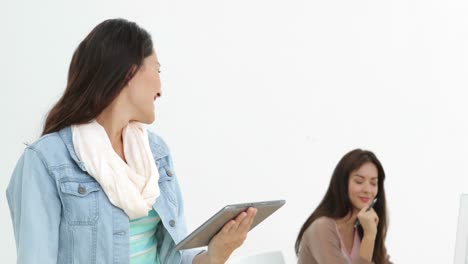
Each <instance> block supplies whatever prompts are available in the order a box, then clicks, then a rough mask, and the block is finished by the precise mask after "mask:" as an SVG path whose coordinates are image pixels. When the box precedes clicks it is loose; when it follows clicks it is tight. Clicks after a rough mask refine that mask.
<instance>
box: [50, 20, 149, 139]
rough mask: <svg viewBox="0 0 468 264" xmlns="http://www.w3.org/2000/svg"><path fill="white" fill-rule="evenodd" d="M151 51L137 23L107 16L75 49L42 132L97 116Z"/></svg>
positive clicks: (79, 122) (83, 121)
mask: <svg viewBox="0 0 468 264" xmlns="http://www.w3.org/2000/svg"><path fill="white" fill-rule="evenodd" d="M152 53H153V42H152V40H151V36H150V34H149V33H148V32H147V31H145V30H144V29H142V28H141V27H139V26H138V25H137V24H136V23H134V22H130V21H127V20H125V19H109V20H105V21H103V22H102V23H100V24H99V25H97V26H96V27H95V28H94V29H93V30H92V31H91V32H90V33H89V34H88V36H87V37H86V38H85V39H84V40H83V41H82V42H81V43H80V44H79V46H78V48H77V49H76V50H75V52H74V54H73V57H72V60H71V63H70V67H69V71H68V81H67V86H66V89H65V92H64V93H63V95H62V97H61V98H60V99H59V100H58V102H57V103H56V104H55V105H54V107H52V109H51V110H50V111H49V113H48V115H47V118H46V121H45V124H44V129H43V131H42V135H45V134H49V133H52V132H56V131H59V130H61V129H62V128H64V127H67V126H70V125H73V124H83V123H86V122H88V121H90V120H92V119H94V118H95V117H96V116H98V115H99V114H100V113H101V112H102V111H103V110H104V109H105V108H106V107H107V106H109V105H110V104H111V102H112V101H113V100H114V99H115V98H116V97H117V96H118V94H119V93H120V92H121V91H122V89H123V88H124V87H125V85H126V84H127V82H128V81H129V80H130V79H131V78H132V77H133V75H134V74H135V73H136V71H137V70H138V69H139V67H140V66H141V65H142V64H143V61H144V59H145V58H146V57H148V56H150V55H151V54H152Z"/></svg>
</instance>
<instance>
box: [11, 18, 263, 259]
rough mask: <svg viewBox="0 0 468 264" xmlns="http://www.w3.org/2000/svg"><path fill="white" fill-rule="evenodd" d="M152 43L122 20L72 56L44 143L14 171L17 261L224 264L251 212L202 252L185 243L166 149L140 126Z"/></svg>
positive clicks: (147, 112)
mask: <svg viewBox="0 0 468 264" xmlns="http://www.w3.org/2000/svg"><path fill="white" fill-rule="evenodd" d="M159 67H160V65H159V62H158V60H157V57H156V54H155V52H154V49H153V44H152V40H151V37H150V35H149V34H148V33H147V32H146V31H145V30H144V29H142V28H140V27H139V26H138V25H136V24H135V23H133V22H129V21H127V20H124V19H110V20H106V21H104V22H102V23H101V24H99V25H98V26H96V27H95V28H94V29H93V30H92V31H91V33H90V34H89V35H88V36H87V37H86V38H85V39H84V40H83V41H82V42H81V43H80V45H79V46H78V48H77V49H76V51H75V53H74V55H73V58H72V61H71V64H70V68H69V74H68V83H67V87H66V90H65V92H64V94H63V96H62V97H61V98H60V99H59V101H58V102H57V103H56V105H55V106H54V107H53V108H52V110H51V111H50V112H49V114H48V116H47V119H46V123H45V127H44V130H43V136H42V137H41V138H40V139H38V140H37V141H36V142H34V143H33V144H30V145H29V146H28V147H27V148H26V150H25V151H24V153H23V155H22V156H21V158H20V160H19V161H18V163H17V165H16V168H15V170H14V172H13V176H12V178H11V181H10V184H9V185H8V188H7V198H8V203H9V206H10V211H11V218H12V222H13V227H14V233H15V239H16V247H17V263H41V264H46V263H66V264H71V263H75V264H78V263H83V264H89V263H125V264H126V263H145V264H146V263H148V264H149V263H151V264H159V263H161V264H163V263H170V264H178V263H184V264H185V263H187V264H188V263H207V264H217V263H224V262H225V261H226V260H227V259H228V258H229V256H230V255H231V253H232V252H233V251H234V250H235V249H236V248H238V247H239V246H240V245H241V244H242V243H243V241H244V240H245V238H246V235H247V232H248V230H249V228H250V225H251V223H252V221H253V218H254V217H255V213H256V210H255V209H254V208H250V209H249V210H247V212H243V213H241V214H240V215H239V216H237V218H236V219H235V220H231V221H230V222H228V223H227V224H226V225H225V226H224V227H223V229H222V230H221V231H220V232H219V233H218V234H217V235H216V236H215V237H214V238H213V239H212V240H211V242H210V244H209V245H208V249H207V250H204V251H197V250H185V251H176V250H175V244H176V243H178V242H179V241H180V240H182V239H183V238H184V237H185V236H186V235H187V231H186V226H185V219H184V208H183V202H182V196H181V192H180V189H179V184H178V179H177V175H176V174H175V172H174V168H173V164H172V161H171V156H170V154H169V150H168V148H167V146H166V144H165V143H164V141H163V140H162V139H161V138H160V137H158V136H157V135H155V134H153V133H151V132H148V131H147V130H146V129H145V127H144V126H143V123H144V124H151V123H152V122H153V121H154V119H155V114H154V101H155V100H156V99H157V98H158V97H160V96H161V83H160V79H159Z"/></svg>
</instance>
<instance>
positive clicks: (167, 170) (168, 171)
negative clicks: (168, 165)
mask: <svg viewBox="0 0 468 264" xmlns="http://www.w3.org/2000/svg"><path fill="white" fill-rule="evenodd" d="M166 173H167V176H169V177H172V175H174V174H173V173H172V171H171V170H170V169H166Z"/></svg>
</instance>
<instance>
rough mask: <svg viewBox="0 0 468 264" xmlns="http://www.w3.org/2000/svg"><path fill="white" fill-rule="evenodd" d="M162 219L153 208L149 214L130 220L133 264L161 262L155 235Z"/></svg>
mask: <svg viewBox="0 0 468 264" xmlns="http://www.w3.org/2000/svg"><path fill="white" fill-rule="evenodd" d="M160 221H161V219H160V218H159V215H158V213H156V211H155V210H154V209H151V211H150V212H149V214H148V216H145V217H141V218H137V219H134V220H130V263H131V264H160V262H159V257H158V252H157V250H156V249H157V247H158V241H156V235H155V234H156V228H157V227H158V223H159V222H160Z"/></svg>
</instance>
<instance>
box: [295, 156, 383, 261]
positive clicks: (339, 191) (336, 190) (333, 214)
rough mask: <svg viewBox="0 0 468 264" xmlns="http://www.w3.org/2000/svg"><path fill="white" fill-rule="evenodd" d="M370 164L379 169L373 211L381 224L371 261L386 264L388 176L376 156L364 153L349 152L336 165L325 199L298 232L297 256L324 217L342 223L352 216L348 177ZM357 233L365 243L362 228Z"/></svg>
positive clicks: (379, 224)
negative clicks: (307, 235) (310, 229)
mask: <svg viewBox="0 0 468 264" xmlns="http://www.w3.org/2000/svg"><path fill="white" fill-rule="evenodd" d="M367 162H371V163H372V164H374V165H375V166H376V167H377V172H378V192H377V197H376V198H377V199H378V202H377V203H376V204H375V206H374V210H375V212H376V213H377V215H378V217H379V223H378V225H377V236H376V238H375V244H374V252H373V256H372V260H373V261H374V262H375V263H378V264H383V263H386V262H387V250H386V248H385V237H386V235H387V228H388V226H387V224H388V219H387V205H386V200H385V189H384V181H385V172H384V169H383V167H382V164H381V163H380V161H379V160H378V159H377V157H376V156H375V155H374V153H372V152H370V151H367V150H361V149H355V150H352V151H350V152H349V153H347V154H346V155H345V156H344V157H343V158H341V160H340V162H338V165H336V168H335V170H334V171H333V175H332V178H331V180H330V185H329V186H328V190H327V192H326V194H325V197H324V198H323V199H322V201H321V202H320V204H319V206H318V207H317V208H316V209H315V210H314V211H313V212H312V214H311V215H310V216H309V218H308V219H307V220H306V221H305V223H304V225H303V226H302V228H301V230H300V231H299V235H298V236H297V239H296V244H295V251H296V254H298V253H299V246H300V243H301V240H302V237H303V235H304V232H305V231H306V230H307V228H308V227H309V226H310V225H311V224H312V223H313V222H314V221H315V220H317V219H318V218H319V217H323V216H325V217H329V218H332V219H340V218H343V217H345V216H347V215H349V213H351V212H352V210H353V206H352V204H351V201H350V200H349V195H348V184H349V176H350V174H351V172H353V171H354V170H357V169H359V168H360V167H361V166H362V165H363V164H364V163H367ZM358 232H359V236H360V238H361V239H362V237H363V232H364V231H363V229H362V227H360V226H359V227H358Z"/></svg>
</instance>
